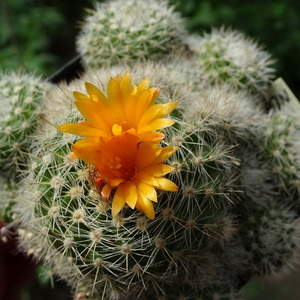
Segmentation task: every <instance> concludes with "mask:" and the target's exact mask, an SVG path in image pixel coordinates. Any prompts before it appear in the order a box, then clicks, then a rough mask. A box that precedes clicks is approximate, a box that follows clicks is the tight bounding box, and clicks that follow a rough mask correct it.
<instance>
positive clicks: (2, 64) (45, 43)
mask: <svg viewBox="0 0 300 300" xmlns="http://www.w3.org/2000/svg"><path fill="white" fill-rule="evenodd" d="M141 1H144V0H141ZM145 1H151V0H145ZM0 3H1V6H0V25H1V27H0V28H1V33H0V70H1V69H2V70H7V69H14V70H17V69H19V68H20V67H22V68H24V69H25V70H27V71H31V72H35V73H36V74H41V75H42V76H43V77H44V78H47V77H48V76H50V75H51V74H53V73H54V72H55V71H56V70H58V69H59V68H60V67H62V66H63V65H65V64H66V63H67V62H68V61H70V60H71V59H72V58H74V57H75V56H76V55H77V53H76V49H75V37H76V35H77V33H78V31H79V29H80V22H81V21H82V20H83V18H84V16H85V14H86V11H85V8H93V3H94V0H80V1H79V0H77V1H76V0H72V1H62V0H0ZM170 3H172V4H175V5H176V10H177V11H180V12H181V13H182V15H183V17H184V18H185V19H186V27H187V29H188V30H189V31H190V32H194V33H199V34H202V33H203V32H205V31H210V30H211V28H212V27H216V28H218V27H221V26H222V25H225V27H231V28H233V29H237V30H240V31H242V32H244V33H246V34H247V35H248V36H250V37H252V38H254V39H255V40H256V41H257V42H258V43H259V44H262V45H264V46H265V50H267V51H268V52H269V53H271V55H272V57H273V58H274V59H276V63H275V66H274V67H275V69H276V70H277V72H276V76H278V77H279V76H280V77H283V78H284V80H285V81H286V82H287V84H288V85H289V86H290V88H291V89H292V91H293V92H294V93H295V95H296V96H297V97H298V99H300V72H299V69H300V55H299V54H300V1H297V0H273V1H272V0H264V1H250V0H243V1H238V0H229V1H224V0H210V1H205V0H171V1H170ZM299 283H300V280H299V271H295V272H294V273H292V274H291V275H290V276H289V277H286V278H283V279H279V280H278V281H274V280H271V281H267V280H261V279H255V280H253V281H251V282H250V283H249V284H248V285H247V286H246V287H245V288H244V290H243V294H242V296H243V299H246V300H298V299H300V287H299V286H300V284H299ZM46 286H48V291H47V297H48V296H49V299H67V298H66V296H64V295H66V294H67V293H68V290H66V288H65V287H64V286H62V287H61V285H60V284H58V288H57V289H58V290H56V292H50V290H49V284H46V285H45V286H41V283H40V282H38V281H37V282H35V283H34V285H33V286H31V287H30V288H29V289H28V290H27V291H24V293H23V296H22V300H32V299H36V300H37V299H41V300H42V299H46V298H45V297H46V296H45V295H46V294H45V289H46ZM34 291H35V292H34ZM43 293H44V296H39V295H42V294H43ZM51 293H52V294H51ZM53 293H54V294H53ZM34 294H35V296H33V295H34ZM30 295H31V296H30ZM59 295H60V297H59ZM47 299H48V298H47Z"/></svg>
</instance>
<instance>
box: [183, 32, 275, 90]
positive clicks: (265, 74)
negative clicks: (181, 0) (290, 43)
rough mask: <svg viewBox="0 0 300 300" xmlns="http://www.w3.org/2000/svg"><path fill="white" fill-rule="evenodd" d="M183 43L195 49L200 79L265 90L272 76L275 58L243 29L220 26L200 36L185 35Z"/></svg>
mask: <svg viewBox="0 0 300 300" xmlns="http://www.w3.org/2000/svg"><path fill="white" fill-rule="evenodd" d="M186 43H187V45H188V46H189V48H190V50H191V51H192V52H194V56H195V64H196V65H198V76H199V78H202V79H204V80H207V81H208V82H209V83H210V84H220V83H228V84H230V85H231V86H233V87H235V88H238V89H249V90H253V91H256V92H260V93H266V89H267V88H268V84H269V83H270V82H271V79H272V78H273V77H274V75H273V73H274V69H273V68H272V64H273V63H274V61H273V60H272V59H271V55H270V54H269V53H268V52H266V51H264V50H262V47H260V46H258V44H257V43H256V42H254V41H253V40H252V39H250V38H248V37H246V36H245V35H244V34H243V33H242V32H239V31H237V30H231V29H225V28H224V27H222V28H220V29H213V30H212V31H211V32H210V33H205V34H204V35H203V36H187V38H186Z"/></svg>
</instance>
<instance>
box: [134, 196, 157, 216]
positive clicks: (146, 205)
mask: <svg viewBox="0 0 300 300" xmlns="http://www.w3.org/2000/svg"><path fill="white" fill-rule="evenodd" d="M138 197H139V198H138V202H137V204H136V208H137V209H138V210H139V211H141V212H143V213H144V214H145V215H146V216H147V217H148V218H149V219H154V217H155V212H154V208H153V204H152V202H151V201H150V200H148V199H147V198H146V197H145V196H144V195H142V194H141V193H139V195H138Z"/></svg>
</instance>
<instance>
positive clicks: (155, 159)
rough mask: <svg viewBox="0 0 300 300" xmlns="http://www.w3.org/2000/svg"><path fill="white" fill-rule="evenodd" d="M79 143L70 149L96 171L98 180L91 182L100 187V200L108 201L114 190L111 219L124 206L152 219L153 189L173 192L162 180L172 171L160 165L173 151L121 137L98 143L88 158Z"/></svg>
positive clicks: (170, 182) (127, 134)
mask: <svg viewBox="0 0 300 300" xmlns="http://www.w3.org/2000/svg"><path fill="white" fill-rule="evenodd" d="M81 141H82V143H83V145H81V144H77V145H76V144H75V145H73V147H72V149H73V153H74V155H75V156H76V157H78V158H81V159H83V160H84V161H86V162H87V163H88V164H92V165H94V166H95V167H96V169H97V173H98V174H100V175H99V176H100V178H97V179H96V180H95V181H100V182H101V183H102V187H101V196H102V198H103V199H104V200H108V198H109V196H110V195H111V192H112V190H115V193H114V196H113V200H112V216H113V217H114V216H116V215H117V214H118V213H119V212H120V210H121V209H122V208H123V207H124V205H125V204H126V203H127V204H128V205H129V206H130V207H131V208H137V209H138V210H139V211H141V212H143V213H145V215H146V216H147V217H148V218H150V219H153V218H154V208H153V205H152V202H157V193H156V188H158V189H161V190H165V191H177V189H178V187H177V186H176V184H175V183H173V182H172V181H171V180H169V179H167V178H165V177H163V176H164V175H166V174H167V173H169V172H171V171H172V170H173V169H174V168H173V167H171V166H169V165H167V164H165V163H164V161H165V160H166V159H167V158H169V157H170V156H171V155H172V154H173V153H174V152H175V151H176V150H177V147H173V146H168V147H158V144H159V142H144V143H140V142H139V138H138V137H136V136H134V135H132V134H130V133H124V134H121V135H118V136H115V137H112V138H111V139H109V140H106V141H105V140H103V139H101V140H100V142H98V143H97V144H96V145H95V147H94V148H93V149H94V152H93V155H92V156H90V155H87V152H86V145H85V141H84V140H81ZM103 182H105V184H104V185H103Z"/></svg>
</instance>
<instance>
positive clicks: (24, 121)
mask: <svg viewBox="0 0 300 300" xmlns="http://www.w3.org/2000/svg"><path fill="white" fill-rule="evenodd" d="M0 87H1V92H0V101H1V112H0V128H1V131H0V141H1V143H0V169H1V173H2V176H3V175H4V172H5V173H6V174H5V176H7V175H9V174H11V172H15V169H16V166H18V167H21V168H22V167H23V166H22V165H24V164H25V161H26V158H27V155H26V153H28V151H29V147H30V145H31V140H30V136H31V135H32V134H33V132H34V130H35V129H36V126H37V123H38V119H39V115H40V111H41V108H40V104H41V101H42V98H43V97H44V96H45V95H46V94H47V91H48V89H49V84H48V83H45V82H44V81H42V79H41V78H39V77H37V76H35V75H31V74H26V73H25V72H19V73H16V72H10V73H2V74H1V75H0Z"/></svg>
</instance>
